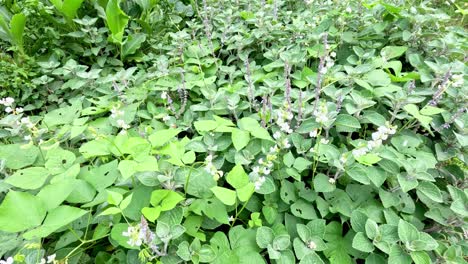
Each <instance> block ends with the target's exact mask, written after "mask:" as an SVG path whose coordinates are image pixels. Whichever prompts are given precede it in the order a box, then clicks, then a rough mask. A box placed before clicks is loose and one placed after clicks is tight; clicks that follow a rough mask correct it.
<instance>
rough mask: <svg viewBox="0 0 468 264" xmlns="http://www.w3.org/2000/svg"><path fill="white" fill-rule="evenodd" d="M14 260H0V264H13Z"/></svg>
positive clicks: (9, 258)
mask: <svg viewBox="0 0 468 264" xmlns="http://www.w3.org/2000/svg"><path fill="white" fill-rule="evenodd" d="M13 262H14V260H13V258H12V257H8V258H7V259H6V260H0V264H13Z"/></svg>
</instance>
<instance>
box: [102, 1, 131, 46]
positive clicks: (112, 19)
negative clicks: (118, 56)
mask: <svg viewBox="0 0 468 264" xmlns="http://www.w3.org/2000/svg"><path fill="white" fill-rule="evenodd" d="M119 5H120V0H109V2H107V6H106V20H107V26H108V27H109V30H110V32H111V33H112V40H113V42H115V43H117V44H119V45H121V44H122V39H123V34H124V30H125V27H126V26H127V23H128V19H129V17H128V16H127V15H126V14H125V13H124V12H123V11H122V10H121V9H120V6H119Z"/></svg>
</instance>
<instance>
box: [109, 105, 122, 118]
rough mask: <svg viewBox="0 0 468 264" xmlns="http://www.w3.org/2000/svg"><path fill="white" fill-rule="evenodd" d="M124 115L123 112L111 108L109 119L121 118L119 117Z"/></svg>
mask: <svg viewBox="0 0 468 264" xmlns="http://www.w3.org/2000/svg"><path fill="white" fill-rule="evenodd" d="M124 114H125V112H124V111H122V110H119V109H117V108H116V107H115V106H114V107H112V109H111V117H112V118H117V117H121V116H123V115H124Z"/></svg>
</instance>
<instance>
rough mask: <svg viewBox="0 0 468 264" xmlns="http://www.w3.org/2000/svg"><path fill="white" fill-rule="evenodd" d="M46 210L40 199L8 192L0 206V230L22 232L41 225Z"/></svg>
mask: <svg viewBox="0 0 468 264" xmlns="http://www.w3.org/2000/svg"><path fill="white" fill-rule="evenodd" d="M45 216H46V208H45V206H44V203H43V202H42V201H41V199H40V198H38V197H35V196H33V195H31V194H29V193H25V192H17V191H13V190H10V191H9V192H8V193H7V195H6V196H5V199H3V202H2V204H1V205H0V230H2V231H6V232H22V231H25V230H27V229H29V228H32V227H36V226H38V225H40V224H41V223H42V220H43V219H44V217H45Z"/></svg>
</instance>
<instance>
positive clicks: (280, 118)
mask: <svg viewBox="0 0 468 264" xmlns="http://www.w3.org/2000/svg"><path fill="white" fill-rule="evenodd" d="M293 117H294V116H293V114H292V113H291V112H288V111H286V110H284V109H279V110H277V111H276V124H277V125H278V126H279V127H280V129H281V131H283V132H285V133H288V134H291V133H292V132H293V130H292V129H291V126H290V122H291V120H292V119H293Z"/></svg>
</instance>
